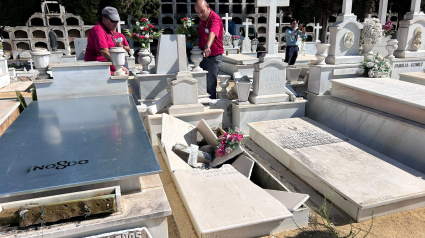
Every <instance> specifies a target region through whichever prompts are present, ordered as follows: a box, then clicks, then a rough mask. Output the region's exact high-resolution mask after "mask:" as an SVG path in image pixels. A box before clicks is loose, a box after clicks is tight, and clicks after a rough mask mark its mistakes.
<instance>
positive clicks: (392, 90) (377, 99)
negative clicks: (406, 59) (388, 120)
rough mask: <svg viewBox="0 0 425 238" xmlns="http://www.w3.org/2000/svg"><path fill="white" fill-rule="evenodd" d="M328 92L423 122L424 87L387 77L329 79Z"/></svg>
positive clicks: (424, 114) (424, 121) (424, 108)
mask: <svg viewBox="0 0 425 238" xmlns="http://www.w3.org/2000/svg"><path fill="white" fill-rule="evenodd" d="M332 84H333V86H332V91H331V95H332V96H333V97H337V98H340V99H343V100H347V101H350V102H353V103H358V104H360V105H363V106H366V107H370V108H374V109H376V110H379V111H383V112H387V113H390V114H393V115H396V116H399V117H403V118H406V119H409V120H412V121H416V122H420V123H424V124H425V96H424V95H425V86H422V85H417V84H413V83H408V82H403V81H399V80H394V79H390V78H351V79H342V80H341V79H337V80H332Z"/></svg>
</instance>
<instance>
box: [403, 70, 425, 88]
mask: <svg viewBox="0 0 425 238" xmlns="http://www.w3.org/2000/svg"><path fill="white" fill-rule="evenodd" d="M400 81H404V82H409V83H414V84H420V85H425V72H423V71H421V72H412V73H401V74H400Z"/></svg>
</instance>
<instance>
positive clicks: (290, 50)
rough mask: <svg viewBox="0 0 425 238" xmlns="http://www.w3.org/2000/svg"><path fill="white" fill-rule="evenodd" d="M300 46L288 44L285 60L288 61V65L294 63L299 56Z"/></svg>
mask: <svg viewBox="0 0 425 238" xmlns="http://www.w3.org/2000/svg"><path fill="white" fill-rule="evenodd" d="M298 50H299V49H298V46H297V45H288V46H286V51H285V62H286V63H288V65H294V64H295V61H296V60H297V57H298Z"/></svg>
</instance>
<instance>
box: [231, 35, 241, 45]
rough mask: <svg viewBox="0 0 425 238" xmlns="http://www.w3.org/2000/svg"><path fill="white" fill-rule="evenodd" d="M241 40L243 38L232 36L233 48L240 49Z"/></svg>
mask: <svg viewBox="0 0 425 238" xmlns="http://www.w3.org/2000/svg"><path fill="white" fill-rule="evenodd" d="M240 38H241V37H240V36H236V35H233V36H232V41H233V48H238V46H239V39H240Z"/></svg>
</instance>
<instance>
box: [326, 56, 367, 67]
mask: <svg viewBox="0 0 425 238" xmlns="http://www.w3.org/2000/svg"><path fill="white" fill-rule="evenodd" d="M363 60H364V57H363V56H362V55H351V56H328V57H326V60H325V62H326V63H327V64H334V65H338V64H358V63H362V62H363Z"/></svg>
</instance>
